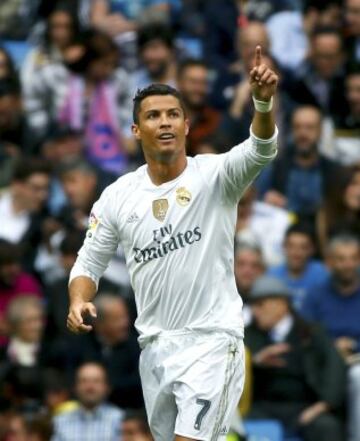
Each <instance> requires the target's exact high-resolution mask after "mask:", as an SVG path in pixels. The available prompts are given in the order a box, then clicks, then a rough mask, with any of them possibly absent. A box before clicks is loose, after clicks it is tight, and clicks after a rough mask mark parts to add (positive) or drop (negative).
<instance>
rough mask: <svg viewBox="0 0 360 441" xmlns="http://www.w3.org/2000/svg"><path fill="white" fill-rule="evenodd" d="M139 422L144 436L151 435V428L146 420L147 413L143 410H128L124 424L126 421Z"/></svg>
mask: <svg viewBox="0 0 360 441" xmlns="http://www.w3.org/2000/svg"><path fill="white" fill-rule="evenodd" d="M133 420H135V421H137V422H138V424H139V427H140V430H141V432H142V433H143V434H146V435H150V433H151V432H150V427H149V424H148V421H147V418H146V413H145V411H143V410H128V411H126V412H125V415H124V418H123V422H126V421H133Z"/></svg>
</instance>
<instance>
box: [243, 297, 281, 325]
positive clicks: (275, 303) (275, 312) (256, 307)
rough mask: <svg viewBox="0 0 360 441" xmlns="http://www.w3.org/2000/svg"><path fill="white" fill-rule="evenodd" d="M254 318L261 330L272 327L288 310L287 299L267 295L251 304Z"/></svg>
mask: <svg viewBox="0 0 360 441" xmlns="http://www.w3.org/2000/svg"><path fill="white" fill-rule="evenodd" d="M251 310H252V313H253V317H254V320H255V322H256V324H257V326H258V327H259V328H260V329H262V330H263V331H269V330H270V329H272V328H273V327H274V326H275V325H276V324H277V323H278V322H279V321H280V320H281V319H282V318H283V317H285V315H286V314H288V312H289V306H288V303H287V300H285V299H282V298H276V297H269V298H266V299H262V300H258V301H256V302H254V303H253V304H252V305H251Z"/></svg>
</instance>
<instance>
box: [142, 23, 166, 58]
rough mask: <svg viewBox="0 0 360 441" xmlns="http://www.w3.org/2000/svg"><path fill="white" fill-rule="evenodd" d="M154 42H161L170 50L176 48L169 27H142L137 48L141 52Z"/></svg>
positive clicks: (157, 25) (156, 25) (161, 25)
mask: <svg viewBox="0 0 360 441" xmlns="http://www.w3.org/2000/svg"><path fill="white" fill-rule="evenodd" d="M154 40H160V41H161V42H162V43H164V44H165V46H167V47H168V48H169V49H173V48H174V34H173V32H172V30H171V28H169V27H168V26H166V25H164V24H161V23H152V24H148V25H145V26H143V27H141V28H140V29H139V31H138V34H137V46H138V50H139V51H140V52H141V51H142V50H143V49H144V47H145V46H146V45H147V44H148V43H150V42H151V41H154Z"/></svg>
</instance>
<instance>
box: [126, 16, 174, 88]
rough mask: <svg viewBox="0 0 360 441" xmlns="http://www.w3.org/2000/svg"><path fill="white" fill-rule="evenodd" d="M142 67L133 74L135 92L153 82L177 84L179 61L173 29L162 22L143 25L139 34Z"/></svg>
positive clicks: (138, 44)
mask: <svg viewBox="0 0 360 441" xmlns="http://www.w3.org/2000/svg"><path fill="white" fill-rule="evenodd" d="M137 46H138V54H139V55H138V56H139V59H140V61H141V64H142V67H140V68H139V69H138V70H137V71H136V72H135V73H134V76H133V79H134V81H133V87H134V90H133V93H132V95H134V94H135V92H136V89H138V88H139V89H142V88H143V87H146V86H148V85H149V84H151V83H163V84H168V85H169V86H175V85H176V71H177V61H176V52H175V41H174V35H173V32H172V30H171V29H170V28H169V27H167V26H164V25H161V24H151V25H147V26H144V27H141V28H140V29H139V31H138V36H137Z"/></svg>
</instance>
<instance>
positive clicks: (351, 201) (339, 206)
mask: <svg viewBox="0 0 360 441" xmlns="http://www.w3.org/2000/svg"><path fill="white" fill-rule="evenodd" d="M344 232H347V233H349V232H350V233H351V234H353V235H354V236H356V237H357V238H358V239H359V240H360V169H359V167H354V168H353V169H350V170H346V171H345V172H344V174H342V175H341V176H340V177H339V178H338V179H337V182H336V186H334V187H332V188H331V191H330V192H329V194H328V195H327V197H326V198H325V201H324V205H323V207H322V208H321V209H320V210H319V212H318V215H317V235H318V240H319V243H320V245H321V249H322V252H323V253H324V251H325V249H326V245H327V242H328V240H329V238H331V237H332V236H334V235H336V234H340V233H344Z"/></svg>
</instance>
